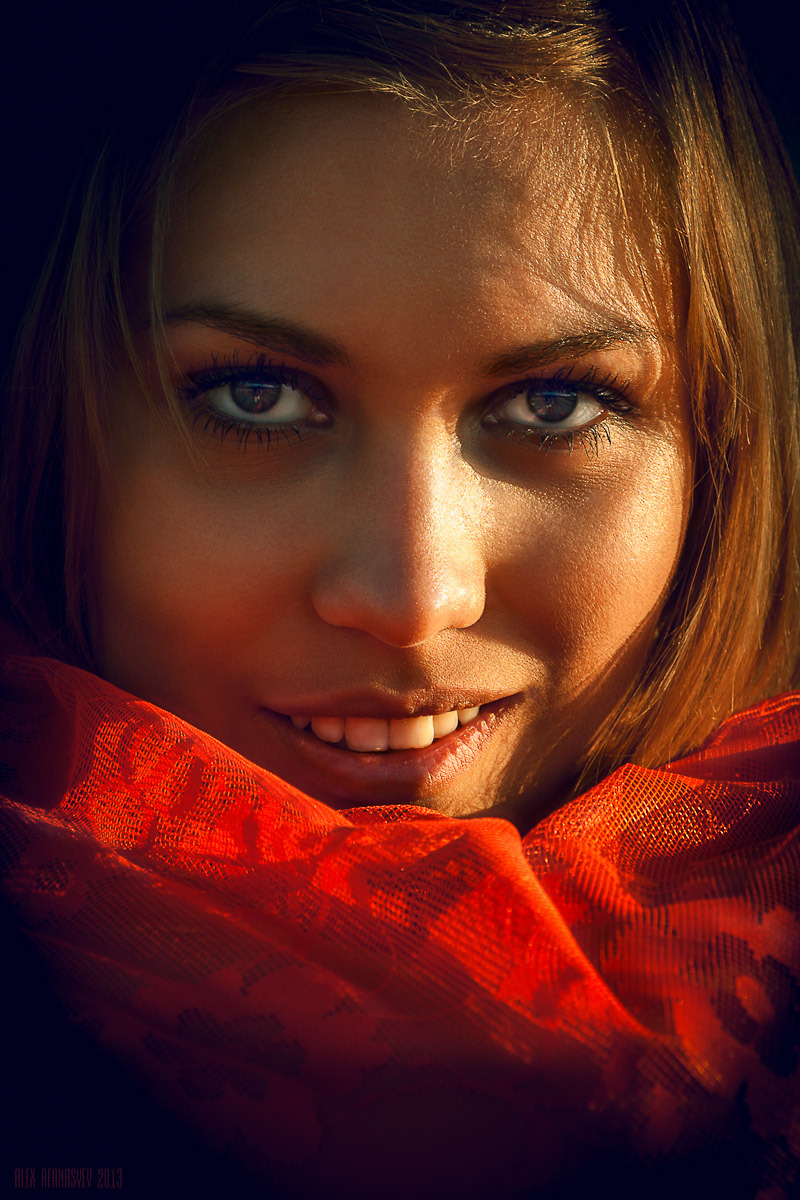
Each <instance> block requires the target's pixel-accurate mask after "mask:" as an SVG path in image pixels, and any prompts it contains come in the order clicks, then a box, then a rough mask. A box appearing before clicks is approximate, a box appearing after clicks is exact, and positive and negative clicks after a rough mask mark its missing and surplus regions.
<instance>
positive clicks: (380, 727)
mask: <svg viewBox="0 0 800 1200" xmlns="http://www.w3.org/2000/svg"><path fill="white" fill-rule="evenodd" d="M476 698H477V697H476ZM523 701H524V696H523V695H522V694H521V693H516V694H515V695H511V696H503V697H501V698H500V699H498V700H491V701H487V703H485V704H477V705H470V706H469V707H464V708H460V707H459V708H452V709H448V710H447V711H446V712H438V713H431V712H428V713H420V714H417V715H415V716H410V717H401V716H397V717H390V716H386V717H379V716H377V715H373V716H369V717H365V716H358V715H355V714H354V713H353V710H354V709H355V711H356V712H357V711H358V710H357V708H356V702H355V701H353V702H352V707H351V706H350V705H347V706H346V707H347V708H350V713H347V712H346V709H345V712H340V713H339V714H337V715H334V716H330V715H328V714H325V715H321V714H320V715H319V716H308V715H306V713H303V712H300V711H295V712H294V713H281V712H279V711H276V710H275V709H268V708H265V707H262V708H261V710H260V711H261V718H262V720H264V721H265V722H266V724H267V725H268V726H269V727H271V729H272V730H273V734H274V737H275V742H274V746H275V760H276V761H277V759H278V758H279V757H280V759H281V770H282V772H283V776H284V778H288V779H290V780H291V781H292V782H295V783H296V784H297V785H299V786H300V787H301V788H302V789H303V790H306V791H308V792H309V793H310V794H311V795H313V796H316V797H317V798H319V799H323V800H326V801H327V802H329V803H334V804H335V805H336V806H337V807H341V806H347V807H349V806H351V805H354V804H355V805H364V804H391V803H423V804H424V803H425V802H426V801H431V800H433V799H434V798H435V796H436V795H437V793H439V792H440V790H441V789H442V788H445V787H447V786H448V785H449V784H450V783H451V782H452V781H453V779H454V778H455V777H456V776H457V775H459V774H461V773H462V772H463V771H466V770H468V769H470V768H471V766H472V765H473V764H474V763H476V761H477V760H478V759H479V758H480V757H482V755H483V754H484V753H485V752H486V751H487V750H488V749H489V746H490V745H491V744H492V743H494V741H495V738H496V737H497V735H498V733H499V732H500V730H501V729H502V727H503V726H504V725H505V723H506V721H508V720H510V719H513V714H514V712H515V711H516V710H517V708H518V707H519V705H520V704H521V703H522V702H523ZM375 705H376V707H377V702H375ZM287 707H288V706H287ZM315 707H316V706H315ZM320 707H322V705H320ZM337 707H339V706H338V705H337ZM341 707H343V708H345V706H344V705H342V706H341ZM364 707H366V705H365V706H364ZM373 711H374V710H373ZM378 711H380V709H378ZM351 713H353V715H350V714H351Z"/></svg>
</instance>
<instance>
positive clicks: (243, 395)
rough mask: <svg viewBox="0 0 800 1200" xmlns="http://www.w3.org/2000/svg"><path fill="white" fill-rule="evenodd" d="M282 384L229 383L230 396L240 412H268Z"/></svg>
mask: <svg viewBox="0 0 800 1200" xmlns="http://www.w3.org/2000/svg"><path fill="white" fill-rule="evenodd" d="M282 386H283V385H282V384H280V383H266V384H265V383H236V384H232V385H231V397H232V399H233V402H234V404H235V405H236V406H237V408H240V409H241V410H242V412H247V413H263V412H268V411H269V410H270V409H271V408H273V407H274V406H275V403H276V401H277V399H278V397H279V396H280V394H281V387H282Z"/></svg>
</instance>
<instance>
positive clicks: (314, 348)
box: [163, 304, 348, 367]
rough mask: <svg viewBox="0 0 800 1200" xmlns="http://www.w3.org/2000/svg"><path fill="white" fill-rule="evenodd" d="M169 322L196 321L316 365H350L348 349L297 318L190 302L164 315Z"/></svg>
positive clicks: (221, 305) (194, 322)
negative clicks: (309, 327)
mask: <svg viewBox="0 0 800 1200" xmlns="http://www.w3.org/2000/svg"><path fill="white" fill-rule="evenodd" d="M163 320H164V324H165V325H177V324H194V325H205V326H207V327H208V328H210V329H219V330H220V331H221V332H223V333H229V334H231V335H232V336H233V337H236V338H238V339H239V340H240V341H243V342H250V343H251V344H252V345H254V346H260V347H262V348H264V349H270V350H279V351H283V352H284V353H289V354H292V355H293V356H294V357H295V358H302V359H303V360H304V361H305V362H307V363H312V364H313V365H314V366H318V367H323V366H333V365H337V366H347V364H348V358H347V352H346V350H345V349H344V347H343V346H342V345H340V343H339V342H336V341H334V340H333V338H329V337H326V336H325V335H324V334H321V333H315V332H314V330H313V329H308V328H307V327H306V326H305V325H301V324H299V323H298V322H296V321H285V320H283V319H282V318H280V317H267V316H261V315H260V314H259V313H253V312H249V311H248V310H246V309H243V308H240V307H239V306H238V305H233V304H187V305H184V306H182V307H180V308H176V309H173V310H172V311H171V312H168V313H166V314H165V315H164V318H163Z"/></svg>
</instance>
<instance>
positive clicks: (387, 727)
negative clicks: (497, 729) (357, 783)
mask: <svg viewBox="0 0 800 1200" xmlns="http://www.w3.org/2000/svg"><path fill="white" fill-rule="evenodd" d="M480 710H481V708H480V705H475V706H474V707H473V708H459V709H453V710H452V711H451V712H445V713H435V714H433V715H430V716H421V717H405V718H400V719H396V718H390V719H386V720H384V719H382V718H380V717H305V716H299V717H291V722H292V724H293V725H294V727H295V729H307V728H308V727H309V726H310V727H311V732H312V733H313V734H314V735H315V736H316V737H318V738H319V739H320V740H321V741H323V742H332V743H334V744H339V743H342V742H344V745H345V746H346V747H347V749H348V750H355V751H357V752H358V753H360V754H368V753H372V754H376V753H383V751H385V750H424V749H425V747H426V746H430V745H431V744H432V743H433V742H435V741H438V740H439V738H443V737H446V736H447V735H448V734H449V733H454V732H455V731H456V729H458V728H459V726H461V725H467V724H468V723H469V722H470V721H472V720H474V718H475V717H477V715H478V713H479V712H480Z"/></svg>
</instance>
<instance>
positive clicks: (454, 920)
mask: <svg viewBox="0 0 800 1200" xmlns="http://www.w3.org/2000/svg"><path fill="white" fill-rule="evenodd" d="M3 703H4V711H3V714H2V719H1V720H0V727H1V728H2V730H3V736H4V737H6V738H7V739H8V742H7V746H6V751H7V752H6V754H5V755H3V760H4V761H5V762H6V764H7V765H6V767H5V768H4V778H5V779H6V781H7V783H6V786H5V791H6V793H7V795H8V799H9V802H8V803H6V804H5V805H3V809H2V814H3V815H2V820H3V825H4V830H3V835H4V845H5V850H4V857H3V863H4V867H3V880H2V882H3V891H4V893H5V894H6V896H7V897H8V898H9V900H10V902H11V904H12V906H13V909H14V911H15V913H16V914H17V916H18V920H19V924H20V926H21V927H22V929H23V930H24V931H25V935H26V937H27V939H28V940H29V942H30V944H31V945H32V946H34V947H35V950H36V953H37V955H38V956H39V958H40V959H41V961H43V962H44V963H45V964H46V966H47V969H48V971H49V973H50V976H51V978H52V981H53V988H54V990H55V992H56V993H57V995H58V997H59V999H60V1002H61V1003H62V1004H63V1005H64V1007H65V1008H66V1010H67V1011H68V1012H69V1014H70V1017H71V1019H72V1020H73V1021H74V1022H75V1023H76V1024H77V1025H79V1026H80V1027H82V1028H83V1029H90V1030H91V1031H92V1034H93V1036H94V1037H96V1039H97V1040H98V1042H99V1044H100V1045H101V1046H103V1047H104V1048H105V1049H107V1051H108V1052H109V1053H110V1054H111V1055H112V1056H113V1057H114V1058H115V1059H116V1060H119V1061H121V1062H123V1063H124V1064H125V1066H126V1069H127V1070H128V1071H129V1072H130V1073H131V1074H132V1075H133V1076H135V1077H136V1078H138V1079H139V1080H141V1081H143V1082H144V1084H145V1085H146V1087H147V1088H148V1089H149V1090H150V1091H151V1092H152V1094H153V1095H155V1096H158V1098H159V1101H160V1102H161V1103H162V1104H165V1105H166V1106H168V1107H169V1108H170V1109H171V1110H172V1111H173V1112H175V1113H176V1114H179V1115H180V1117H181V1119H182V1120H184V1121H186V1122H187V1123H188V1124H189V1125H190V1126H191V1127H192V1128H193V1129H195V1130H197V1131H200V1133H201V1134H202V1136H203V1137H205V1138H207V1139H208V1140H209V1142H210V1143H212V1144H214V1145H216V1146H217V1147H219V1148H220V1149H221V1150H223V1151H224V1152H226V1153H228V1154H229V1155H230V1156H231V1159H232V1161H233V1160H235V1161H237V1162H238V1163H239V1164H240V1165H243V1166H245V1167H247V1169H249V1170H251V1171H253V1172H254V1173H255V1176H256V1178H259V1177H261V1178H264V1179H269V1180H271V1181H273V1183H277V1186H278V1188H279V1189H280V1195H282V1196H283V1195H287V1196H301V1197H314V1198H315V1200H316V1198H317V1197H326V1198H327V1197H330V1196H339V1195H342V1196H348V1197H349V1198H350V1200H356V1198H358V1197H361V1198H363V1200H373V1198H376V1197H381V1198H382V1200H387V1198H391V1197H398V1198H399V1197H401V1196H402V1197H408V1198H411V1197H414V1198H415V1200H418V1198H425V1197H429V1198H431V1200H432V1198H434V1197H436V1200H447V1198H449V1197H459V1200H465V1198H466V1200H469V1198H473V1200H502V1198H504V1197H511V1196H519V1195H525V1196H528V1195H530V1196H540V1195H542V1196H544V1195H548V1196H550V1195H553V1196H565V1195H572V1194H573V1192H572V1191H571V1190H570V1188H572V1187H573V1186H574V1188H575V1194H578V1193H580V1194H583V1193H584V1192H585V1191H586V1189H587V1188H588V1187H590V1186H592V1181H597V1183H598V1186H599V1185H600V1184H601V1183H603V1184H606V1185H607V1184H608V1183H609V1182H613V1183H618V1184H619V1188H618V1194H620V1195H621V1194H622V1192H623V1191H624V1188H623V1186H622V1183H623V1180H625V1179H628V1178H630V1179H631V1180H634V1179H635V1180H639V1182H640V1183H641V1181H642V1180H647V1181H649V1182H646V1183H645V1184H644V1185H643V1190H644V1191H648V1190H649V1191H650V1192H651V1194H652V1186H651V1185H652V1181H653V1180H655V1179H661V1180H667V1181H668V1182H667V1184H665V1185H664V1186H665V1191H664V1193H663V1194H665V1195H680V1196H681V1200H683V1197H685V1196H686V1195H687V1194H694V1193H693V1192H692V1191H691V1187H689V1186H688V1184H687V1182H686V1181H691V1180H692V1179H695V1180H698V1179H700V1178H701V1177H702V1178H705V1176H704V1175H703V1164H706V1165H707V1164H708V1163H709V1162H712V1163H719V1165H720V1169H721V1168H722V1167H723V1166H724V1164H725V1163H726V1162H727V1163H734V1166H733V1167H732V1168H731V1172H730V1177H731V1178H732V1179H739V1180H740V1181H742V1180H744V1182H742V1185H741V1186H742V1190H741V1191H740V1192H736V1195H742V1196H748V1197H749V1196H756V1195H758V1196H759V1197H763V1198H764V1200H777V1198H778V1197H781V1196H785V1195H788V1194H789V1193H790V1191H791V1187H792V1183H793V1181H797V1180H798V1179H800V1167H799V1165H798V1164H799V1163H800V1071H799V1068H798V1057H799V1054H800V839H799V838H798V824H799V823H800V822H799V821H798V816H799V814H800V695H793V696H783V697H779V698H776V699H774V700H770V701H768V702H766V703H764V704H761V705H759V706H758V707H756V708H753V709H750V710H749V711H747V712H744V713H741V714H739V715H738V716H736V717H733V718H732V719H731V720H729V721H727V722H726V723H725V724H724V725H723V726H722V727H721V728H720V729H719V730H718V731H717V733H716V734H715V735H714V736H713V737H712V738H711V739H710V741H709V742H708V743H707V744H706V746H705V747H704V748H703V749H702V750H701V751H699V752H698V753H696V754H694V755H692V756H690V757H689V758H686V759H683V760H682V761H680V762H675V763H672V764H671V765H669V766H667V767H665V768H663V769H661V770H647V769H644V768H642V767H637V766H632V765H628V766H624V767H622V768H620V770H618V771H616V772H615V773H614V774H613V775H611V776H610V777H609V778H608V779H606V780H604V781H603V782H602V783H601V784H599V785H598V786H597V787H595V788H593V789H592V790H591V791H589V792H587V793H586V794H584V795H582V796H580V797H578V798H577V799H575V800H573V801H571V802H570V803H569V804H567V805H565V806H564V807H563V808H561V809H560V810H558V811H557V812H555V813H553V814H552V815H551V816H549V817H547V818H546V819H545V820H543V821H542V822H541V823H540V824H539V825H537V826H536V827H535V828H534V829H533V830H532V831H531V833H529V834H528V835H527V836H526V837H524V838H520V835H519V834H518V833H517V831H516V829H515V828H514V827H513V826H512V825H511V824H509V823H508V822H506V821H504V820H499V819H494V818H481V819H477V820H453V819H450V818H446V817H442V816H439V815H437V814H435V813H432V812H428V811H427V810H420V809H418V808H413V807H404V806H387V807H381V808H378V807H376V808H357V809H352V810H348V811H346V812H336V811H333V810H332V809H330V808H327V807H326V806H325V805H323V804H320V803H318V802H317V801H315V800H313V799H310V798H309V797H307V796H304V795H302V794H301V793H299V792H298V791H296V790H295V789H294V788H292V787H291V786H289V785H288V784H286V783H284V782H282V781H281V780H279V779H277V778H275V777H274V776H272V775H270V774H269V773H268V772H266V771H264V770H261V769H259V768H257V767H255V766H253V765H252V764H251V763H249V762H248V761H246V760H245V759H243V758H241V757H240V756H239V755H237V754H235V753H234V752H232V751H231V750H229V749H227V748H226V747H224V746H222V745H221V744H220V743H219V742H217V741H215V740H214V739H213V738H211V737H209V736H207V735H206V734H204V733H201V732H198V731H197V730H195V729H193V728H192V727H191V726H189V725H187V724H185V723H184V722H182V721H180V720H178V719H177V718H176V717H174V716H172V715H171V714H169V713H167V712H164V711H162V710H160V709H158V708H156V707H154V706H153V705H151V704H147V703H144V702H142V701H139V700H136V699H134V698H133V697H131V696H129V695H126V694H125V693H123V692H121V691H119V690H118V689H116V688H114V687H112V686H111V685H109V684H107V683H104V682H103V681H101V680H99V679H97V678H95V677H94V676H92V675H90V674H87V673H85V672H82V671H79V670H77V669H73V668H70V667H66V666H64V665H63V664H60V663H56V662H53V661H50V660H46V659H35V658H23V657H17V658H11V659H9V660H8V661H7V662H6V665H5V670H4V676H3ZM715 1169H716V1168H715ZM604 1172H605V1174H603V1173H604ZM637 1172H638V1174H637ZM642 1172H644V1174H642ZM670 1180H671V1181H672V1182H671V1183H669V1181H670ZM726 1186H729V1185H726ZM631 1187H632V1189H633V1190H636V1187H638V1184H636V1185H634V1184H632V1185H631ZM548 1189H549V1190H548ZM671 1189H672V1190H671ZM601 1192H602V1189H601ZM658 1194H661V1193H658ZM720 1194H723V1193H720ZM724 1194H725V1195H726V1196H730V1195H733V1192H731V1191H730V1190H728V1191H727V1192H725V1193H724Z"/></svg>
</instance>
